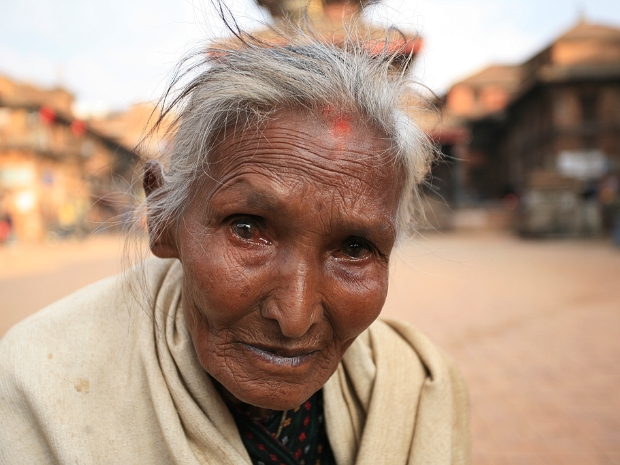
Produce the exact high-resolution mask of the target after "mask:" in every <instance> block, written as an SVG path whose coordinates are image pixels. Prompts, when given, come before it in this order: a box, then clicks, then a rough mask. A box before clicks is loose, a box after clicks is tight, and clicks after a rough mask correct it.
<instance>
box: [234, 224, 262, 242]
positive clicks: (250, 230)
mask: <svg viewBox="0 0 620 465" xmlns="http://www.w3.org/2000/svg"><path fill="white" fill-rule="evenodd" d="M232 230H233V232H234V233H235V234H236V235H237V236H239V237H240V238H242V239H247V240H250V239H253V238H254V236H255V235H256V233H257V232H258V228H257V227H256V225H255V224H254V222H252V221H250V220H247V219H240V220H237V221H235V222H234V223H233V224H232Z"/></svg>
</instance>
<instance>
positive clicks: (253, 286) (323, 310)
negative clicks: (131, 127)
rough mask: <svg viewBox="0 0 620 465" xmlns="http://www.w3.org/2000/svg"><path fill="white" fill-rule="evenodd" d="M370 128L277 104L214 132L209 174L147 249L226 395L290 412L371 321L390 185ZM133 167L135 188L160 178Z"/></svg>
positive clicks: (378, 294) (384, 276)
mask: <svg viewBox="0 0 620 465" xmlns="http://www.w3.org/2000/svg"><path fill="white" fill-rule="evenodd" d="M387 148H388V145H387V143H386V141H385V140H383V135H382V134H381V133H379V132H378V131H376V130H374V129H372V128H369V127H368V126H366V125H364V124H362V123H359V122H357V121H355V120H350V119H348V118H346V117H333V116H332V115H331V114H330V113H329V111H328V112H323V113H321V114H319V115H315V114H309V113H307V112H292V111H284V110H283V111H280V112H278V113H277V114H276V116H275V117H274V119H272V120H270V121H269V122H268V123H267V124H266V126H265V127H264V128H263V129H262V130H261V131H260V132H257V131H253V130H246V131H245V132H242V131H234V130H233V131H231V130H228V131H227V132H226V134H225V135H224V136H222V137H221V138H220V141H219V143H218V146H217V147H216V154H215V159H214V163H213V164H212V165H211V171H210V175H211V177H210V178H209V177H206V176H205V177H204V178H203V179H201V182H200V186H197V190H196V192H197V195H195V196H194V197H193V198H192V199H190V201H191V203H190V205H189V206H188V208H187V210H186V211H185V213H184V215H183V216H182V217H181V218H180V219H179V221H178V222H177V223H176V225H170V226H168V227H167V228H166V229H165V231H164V233H163V234H162V235H161V236H160V238H159V239H158V240H155V241H152V243H151V249H152V251H153V253H154V254H155V255H157V256H159V257H176V258H179V259H180V261H181V262H182V265H183V270H184V282H183V292H182V294H183V308H184V312H185V317H186V320H187V323H188V327H189V329H190V333H191V337H192V339H193V342H194V346H195V348H196V352H197V354H198V358H199V360H200V363H201V365H202V366H203V367H204V369H205V370H206V371H207V372H208V373H209V374H210V375H211V376H212V377H213V378H215V379H216V380H217V381H218V382H219V383H220V384H221V385H222V386H223V387H224V388H225V389H226V390H227V391H228V393H229V394H231V395H232V396H233V397H234V398H236V399H238V400H240V401H242V402H245V403H247V404H250V405H253V406H256V407H260V408H263V409H274V410H286V409H289V408H294V407H296V406H298V405H300V404H301V403H303V402H304V401H305V400H307V399H308V398H309V397H310V396H311V395H312V394H313V393H315V392H316V391H317V390H319V389H320V388H321V387H322V386H323V385H324V384H325V382H326V381H327V380H328V379H329V377H330V376H331V375H332V373H333V372H334V371H335V370H336V367H337V366H338V363H339V362H340V360H341V359H342V356H343V355H344V352H345V351H346V350H347V348H348V347H349V346H350V345H351V343H352V342H353V341H354V340H355V338H356V337H357V336H358V335H359V334H360V333H361V332H362V331H364V330H365V329H366V328H367V327H368V326H369V325H370V324H371V323H372V322H373V321H374V320H375V319H376V318H377V316H378V315H379V313H380V311H381V308H382V306H383V304H384V301H385V297H386V294H387V287H388V260H389V256H390V253H391V250H392V247H393V244H394V240H395V236H396V231H395V217H396V209H397V204H398V198H399V193H400V189H401V186H402V182H401V180H400V177H399V174H398V173H399V171H398V169H397V168H396V167H395V166H394V163H393V162H392V161H391V160H390V157H389V156H388V155H387V154H386V151H387ZM159 173H160V171H159V169H158V167H156V166H154V165H150V167H148V168H147V172H146V174H145V188H146V191H147V195H150V194H151V193H152V192H153V191H154V190H156V189H157V187H158V186H159V185H161V174H159Z"/></svg>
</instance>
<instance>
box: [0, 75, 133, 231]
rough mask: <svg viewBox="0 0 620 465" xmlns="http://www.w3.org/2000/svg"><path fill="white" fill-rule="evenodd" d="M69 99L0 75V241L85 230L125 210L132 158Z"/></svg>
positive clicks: (58, 92) (61, 91) (112, 220)
mask: <svg viewBox="0 0 620 465" xmlns="http://www.w3.org/2000/svg"><path fill="white" fill-rule="evenodd" d="M72 103H73V96H72V94H71V93H69V92H68V91H66V90H64V89H61V88H56V89H42V88H39V87H36V86H32V85H29V84H23V83H19V82H16V81H14V80H12V79H9V78H7V77H2V76H0V222H1V223H2V227H1V228H0V229H1V230H2V231H3V233H2V234H1V236H2V237H0V241H6V240H10V239H14V240H19V241H39V240H42V239H45V238H46V237H50V236H54V235H57V236H63V235H69V234H77V233H87V232H91V231H94V230H96V229H97V228H101V227H110V226H111V225H113V224H115V223H116V221H117V220H120V217H119V215H122V214H123V213H124V212H125V211H126V210H127V207H128V205H129V204H130V197H131V196H132V187H131V173H132V170H133V166H134V164H135V162H136V161H137V156H136V155H135V153H134V152H132V150H130V149H128V148H127V147H125V146H124V145H122V144H120V143H118V142H116V141H115V140H113V139H112V138H109V137H107V136H104V135H102V134H101V133H99V132H98V131H96V130H94V129H93V128H91V126H90V125H89V124H87V123H86V122H83V121H80V120H78V119H76V118H75V117H74V116H73V113H72V111H71V105H72ZM7 232H8V233H7Z"/></svg>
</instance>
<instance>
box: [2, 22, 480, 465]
mask: <svg viewBox="0 0 620 465" xmlns="http://www.w3.org/2000/svg"><path fill="white" fill-rule="evenodd" d="M299 37H300V39H299V40H297V41H296V42H294V43H292V44H291V45H287V46H277V45H269V46H266V44H264V43H261V42H260V41H258V40H255V39H253V38H252V37H251V36H248V35H245V34H242V33H241V32H239V31H237V39H238V40H237V41H234V42H235V43H234V44H233V43H232V42H231V43H229V44H227V46H220V47H213V48H211V49H210V50H209V51H208V53H207V54H204V53H200V54H199V55H198V58H197V60H198V62H197V63H195V62H194V63H193V64H191V65H190V66H189V73H187V74H181V75H177V78H176V79H175V80H174V82H173V84H172V86H173V89H177V91H178V93H176V94H174V93H172V91H171V92H170V93H168V94H167V95H166V97H165V98H164V100H163V102H164V103H163V105H164V108H163V111H162V118H164V117H166V115H168V114H171V112H173V111H176V112H177V114H178V118H177V120H176V124H175V125H173V126H174V127H177V128H178V131H177V132H176V134H175V138H174V143H173V144H172V145H171V150H170V151H169V152H167V153H165V154H163V155H162V158H161V159H156V160H151V161H149V162H147V163H146V165H145V169H144V181H143V183H144V189H145V192H146V201H145V205H144V209H145V214H146V217H147V224H148V231H149V238H150V250H151V251H152V253H153V254H154V255H155V256H156V257H157V258H150V259H148V260H146V261H144V262H142V263H140V264H138V265H137V266H135V267H134V268H132V269H130V270H128V271H127V272H125V273H123V274H121V275H119V276H117V277H113V278H110V279H106V280H104V281H101V282H99V283H96V284H94V285H91V286H89V287H87V288H85V289H83V290H81V291H78V292H77V293H75V294H73V295H71V296H69V297H67V298H65V299H63V300H61V301H59V302H57V303H55V304H52V305H51V306H50V307H48V308H46V309H45V310H43V311H41V312H39V313H38V314H36V315H34V316H32V317H31V318H28V319H27V320H25V321H24V322H22V323H20V324H18V325H17V326H15V327H14V328H13V329H12V330H11V331H9V333H7V335H6V336H5V337H4V338H3V340H2V341H1V342H0V399H1V402H0V417H1V418H2V428H1V429H0V462H2V463H3V464H7V465H13V464H24V463H37V464H47V463H49V464H52V463H62V464H69V463H71V464H73V463H79V464H105V463H110V464H119V463H123V464H159V463H161V464H206V463H209V464H250V463H252V464H255V465H260V464H263V465H264V464H267V463H269V464H271V463H274V464H287V465H301V464H308V465H310V464H312V465H314V464H339V465H345V464H353V463H356V464H373V465H374V464H412V465H413V464H428V463H432V464H437V465H448V464H467V463H469V432H468V407H467V393H466V389H465V387H464V385H463V381H462V379H461V377H460V375H459V373H458V370H457V369H456V368H455V367H454V365H453V364H452V363H451V361H450V360H448V359H447V358H446V357H445V356H444V355H443V353H442V352H441V351H440V350H438V349H437V348H436V347H435V346H433V345H432V344H431V343H430V342H429V341H428V340H427V339H426V338H425V337H424V336H423V335H422V334H420V333H419V332H418V331H417V330H416V329H415V328H413V327H411V326H408V325H407V324H405V323H403V322H400V321H389V320H377V317H378V316H379V314H380V312H381V309H382V307H383V304H384V302H385V298H386V294H387V287H388V265H389V259H390V255H391V253H392V250H393V248H394V246H395V244H396V243H397V242H398V241H404V240H406V239H407V237H408V236H409V235H410V233H411V232H412V231H413V230H414V229H415V226H416V224H417V223H418V220H419V219H420V218H419V215H420V211H421V207H420V198H419V196H420V193H419V190H418V186H419V185H420V184H421V183H422V182H423V180H424V179H425V176H426V175H427V174H428V172H429V169H430V164H431V163H432V161H433V159H434V156H435V152H434V148H433V146H432V144H431V143H430V142H429V141H428V140H427V138H426V136H425V135H424V134H423V132H422V131H421V130H420V129H419V128H418V127H417V126H416V124H415V123H414V122H413V121H412V120H411V119H410V118H409V117H408V116H407V105H408V99H406V98H404V97H405V95H406V92H408V84H409V82H410V76H409V75H408V74H407V73H404V72H395V71H394V67H393V63H392V61H393V57H394V55H393V54H390V53H387V52H385V53H379V54H376V53H375V55H374V56H371V55H370V54H368V53H367V49H368V47H367V46H366V45H365V44H364V43H363V42H361V41H359V40H358V39H354V38H353V37H352V38H350V39H349V40H350V43H349V44H346V46H345V47H343V48H342V49H341V48H338V47H335V46H331V45H325V44H322V43H320V42H318V41H316V40H315V39H313V38H312V36H311V35H310V34H299ZM386 50H389V47H386ZM175 86H176V87H175ZM168 101H170V103H166V102H168ZM140 212H141V211H140V210H139V211H138V214H137V215H136V216H137V218H141V217H142V214H141V213H140ZM139 221H140V220H139V219H138V220H136V222H137V223H139Z"/></svg>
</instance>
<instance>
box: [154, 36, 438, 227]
mask: <svg viewBox="0 0 620 465" xmlns="http://www.w3.org/2000/svg"><path fill="white" fill-rule="evenodd" d="M296 37H298V38H299V39H291V36H290V35H289V36H288V37H287V41H288V43H289V45H286V46H274V45H272V44H265V43H261V42H260V41H259V40H258V39H253V38H248V36H243V35H238V36H237V39H239V40H238V42H237V41H233V42H235V43H234V44H233V45H230V44H231V43H232V42H228V43H224V45H220V46H214V47H212V48H209V49H208V50H207V52H206V53H205V51H204V50H202V51H201V52H200V53H199V54H195V55H193V56H192V59H193V60H194V62H192V64H191V65H190V66H187V61H186V62H185V64H184V65H182V66H181V67H179V68H177V72H176V73H175V75H174V77H173V80H172V83H171V85H170V90H169V92H167V93H166V94H165V96H164V98H163V99H162V101H161V102H160V105H161V108H162V110H161V115H162V116H161V117H160V118H159V121H158V122H157V124H156V126H157V125H159V124H161V122H162V121H163V120H164V119H165V118H166V117H167V116H168V117H169V116H170V115H171V114H175V115H176V116H175V120H174V123H173V124H172V125H171V127H173V128H175V130H176V134H175V135H174V136H173V137H174V139H173V140H174V142H173V143H172V144H171V148H170V149H169V150H167V151H164V153H161V154H160V159H161V161H162V163H163V165H164V166H165V167H166V170H165V173H164V176H163V179H164V182H163V185H162V186H161V188H159V189H158V190H157V191H156V192H154V193H153V195H152V196H151V197H149V205H148V210H149V218H150V220H151V221H152V222H153V224H155V225H158V224H159V225H163V224H167V223H169V222H170V221H175V220H176V219H178V218H180V217H181V216H182V214H183V212H184V209H185V208H186V206H187V205H188V203H189V200H190V198H191V195H192V187H193V186H194V185H195V184H194V183H195V181H196V180H197V179H198V178H200V177H201V176H204V175H208V173H209V162H210V159H211V158H212V157H211V153H212V151H213V150H214V147H215V143H216V140H217V137H218V135H219V134H220V133H222V131H224V130H226V129H227V128H230V127H234V128H239V127H241V128H247V127H250V126H252V125H256V124H259V125H260V124H261V123H262V122H264V121H266V119H267V118H269V116H270V115H272V114H273V113H274V112H276V111H278V110H280V109H296V108H298V109H300V110H304V111H306V110H309V111H313V110H318V109H320V108H323V107H325V106H329V107H330V108H333V109H334V110H335V111H342V112H348V113H353V114H354V115H355V116H356V117H360V118H363V120H364V121H365V123H366V124H368V125H370V126H373V127H375V128H376V129H378V130H380V131H381V132H382V133H383V134H384V135H385V136H386V138H387V140H388V142H389V144H390V146H391V150H390V153H391V155H392V159H393V161H394V162H395V163H397V164H398V166H399V167H400V170H401V171H402V174H403V178H404V187H403V190H402V193H401V196H400V203H399V208H398V218H397V224H396V226H397V233H398V238H399V239H402V238H403V237H405V236H407V235H408V234H409V233H412V232H414V231H415V230H416V226H417V225H418V224H419V222H420V221H421V220H422V219H423V217H424V215H423V208H422V202H421V195H420V188H419V186H420V184H421V183H422V182H423V181H424V179H425V177H426V176H427V175H428V173H429V171H430V167H431V163H432V161H433V160H434V158H435V156H436V153H437V152H436V149H435V148H434V146H433V144H432V143H431V142H430V140H429V138H428V137H427V136H426V135H425V134H424V132H423V131H422V130H421V129H420V128H419V127H418V126H417V125H416V124H415V122H414V121H413V120H412V118H411V116H410V114H411V111H410V110H411V108H410V105H411V101H412V100H413V99H412V96H413V91H412V88H411V86H410V84H411V79H410V76H409V73H408V72H407V71H404V70H403V67H398V66H395V60H396V56H395V55H393V54H391V53H389V52H388V51H387V50H388V47H387V46H386V47H385V50H386V51H385V52H379V53H377V51H376V50H373V52H372V54H371V53H369V51H368V49H369V47H368V43H364V41H362V40H359V39H353V38H349V39H348V40H347V42H346V43H345V44H344V46H342V45H341V46H340V47H339V46H335V45H330V44H326V43H324V42H322V41H320V40H318V39H316V38H314V37H312V36H311V35H309V34H307V33H300V34H297V35H296ZM291 41H292V42H291ZM181 70H183V71H182V72H181ZM175 89H176V93H175ZM254 127H255V126H254ZM157 229H158V228H153V230H157Z"/></svg>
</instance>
